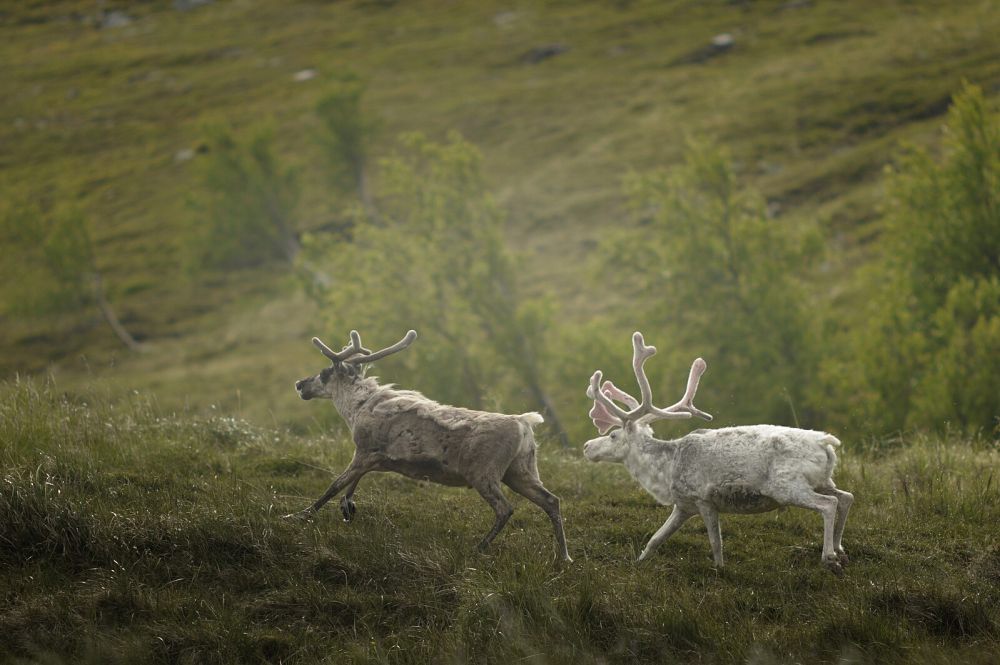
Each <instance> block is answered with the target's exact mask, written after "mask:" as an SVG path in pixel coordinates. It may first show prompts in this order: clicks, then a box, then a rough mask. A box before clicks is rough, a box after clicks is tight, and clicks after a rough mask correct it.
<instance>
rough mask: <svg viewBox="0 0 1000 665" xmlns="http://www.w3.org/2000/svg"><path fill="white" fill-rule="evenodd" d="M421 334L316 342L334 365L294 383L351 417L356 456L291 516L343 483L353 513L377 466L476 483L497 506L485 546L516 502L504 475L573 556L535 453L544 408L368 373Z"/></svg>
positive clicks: (445, 481) (346, 510)
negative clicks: (501, 408) (475, 406)
mask: <svg viewBox="0 0 1000 665" xmlns="http://www.w3.org/2000/svg"><path fill="white" fill-rule="evenodd" d="M416 338H417V333H416V331H414V330H410V331H409V332H407V333H406V336H405V337H403V339H401V340H400V341H398V342H396V343H395V344H393V345H392V346H389V347H386V348H384V349H382V350H381V351H375V352H372V351H370V350H369V349H366V348H365V347H363V346H362V345H361V336H360V335H359V334H358V332H357V331H356V330H352V331H351V342H350V344H348V345H347V346H345V347H344V348H343V349H342V350H341V351H340V352H339V353H336V352H334V351H332V350H331V349H330V348H329V347H328V346H326V344H324V343H323V342H321V341H320V340H319V339H318V338H316V337H313V339H312V341H313V344H315V345H316V347H317V348H319V350H320V351H321V352H322V353H323V355H325V356H326V357H327V358H329V360H330V362H331V365H330V366H329V367H327V368H326V369H324V370H323V371H321V372H320V373H319V374H317V375H315V376H311V377H308V378H305V379H302V380H301V381H297V382H296V383H295V389H296V390H297V391H298V393H299V397H301V398H302V399H304V400H309V399H315V398H325V399H329V400H332V401H333V405H334V407H336V409H337V411H338V412H339V413H340V415H341V417H342V418H343V419H344V421H345V422H346V423H347V427H348V428H349V429H350V431H351V435H352V437H353V439H354V445H355V446H356V450H355V453H354V459H352V460H351V463H350V465H348V467H347V469H345V470H344V472H343V473H342V474H340V476H338V477H337V479H336V480H334V481H333V483H332V484H331V485H330V487H329V488H328V489H327V490H326V492H324V493H323V496H321V497H320V498H319V499H317V500H316V501H315V502H314V503H313V504H312V505H311V506H310V507H308V508H306V509H305V510H303V511H301V512H299V513H293V514H292V515H287V516H286V517H301V518H309V517H311V516H312V515H313V514H314V513H315V512H316V511H317V510H319V509H320V508H322V507H323V505H324V504H326V503H327V502H328V501H329V500H330V499H332V498H333V497H335V496H336V495H337V494H338V493H340V492H341V491H342V490H345V489H346V490H347V491H346V493H345V495H344V497H343V498H342V499H341V500H340V511H341V513H342V514H343V516H344V520H345V521H348V522H349V521H351V519H353V517H354V514H355V511H356V507H355V504H354V501H353V500H352V497H353V495H354V490H355V488H356V487H357V485H358V481H360V480H361V478H362V477H363V476H364V475H365V474H366V473H368V472H370V471H394V472H396V473H400V474H403V475H404V476H409V477H410V478H417V479H423V480H430V481H433V482H435V483H440V484H442V485H452V486H459V487H471V488H473V489H475V490H476V491H477V492H479V494H480V496H482V497H483V499H485V500H486V502H487V503H489V504H490V506H491V507H492V508H493V511H494V512H495V513H496V521H495V522H494V523H493V528H492V529H491V530H490V531H489V533H487V534H486V536H485V537H484V538H483V539H482V541H481V542H480V543H479V549H480V551H482V550H485V549H486V548H487V547H488V546H489V544H490V543H491V542H492V541H493V539H494V538H496V536H497V534H499V533H500V531H501V530H502V529H503V527H504V525H505V524H506V523H507V520H508V519H510V516H511V513H513V511H514V509H513V508H512V507H511V505H510V503H509V502H508V501H507V499H506V498H504V494H503V491H502V490H501V489H500V483H501V482H503V483H504V484H506V485H507V486H508V487H510V488H511V489H512V490H514V491H515V492H517V493H518V494H520V495H522V496H524V497H525V498H527V499H528V500H529V501H531V502H532V503H534V504H535V505H537V506H538V507H540V508H541V509H542V510H544V511H545V513H546V514H547V515H548V516H549V519H550V520H552V526H553V528H554V530H555V538H556V548H557V554H558V556H560V557H561V558H562V559H563V560H564V561H567V562H568V561H572V559H570V556H569V552H568V551H567V549H566V536H565V535H564V533H563V523H562V514H561V513H560V511H559V498H558V497H557V496H556V495H554V494H552V493H551V492H549V491H548V490H547V489H545V487H544V486H543V485H542V481H541V480H540V479H539V477H538V467H537V463H536V459H535V439H534V436H533V433H532V426H533V425H537V424H539V423H541V422H542V416H540V415H539V414H537V413H522V414H521V415H516V416H513V415H504V414H499V413H487V412H484V411H472V410H470V409H463V408H460V407H455V406H446V405H443V404H438V403H437V402H435V401H433V400H430V399H428V398H426V397H424V396H423V395H421V394H420V393H418V392H414V391H411V390H397V389H396V388H394V387H393V386H392V385H384V386H382V385H379V384H378V382H377V381H376V380H375V378H373V377H367V376H365V372H366V370H367V368H368V366H369V365H370V364H371V363H373V362H375V361H376V360H381V359H382V358H385V357H386V356H388V355H391V354H393V353H397V352H398V351H402V350H403V349H405V348H406V347H408V346H409V345H410V344H412V343H413V340H415V339H416Z"/></svg>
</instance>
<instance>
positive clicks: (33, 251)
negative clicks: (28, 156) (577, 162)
mask: <svg viewBox="0 0 1000 665" xmlns="http://www.w3.org/2000/svg"><path fill="white" fill-rule="evenodd" d="M4 226H5V233H4V235H6V236H7V237H8V238H10V239H11V240H13V242H14V243H16V244H17V247H18V250H19V251H20V252H21V254H22V258H24V257H31V258H34V259H37V260H38V262H39V263H40V264H41V266H42V268H43V269H42V271H41V272H42V273H43V274H41V275H39V274H37V272H36V273H35V274H29V275H23V274H22V275H20V279H21V280H22V283H23V284H25V285H28V284H31V285H32V287H31V288H22V289H20V291H19V298H20V302H16V303H15V304H14V307H15V309H17V308H21V309H22V310H23V311H27V312H29V313H32V314H39V313H42V312H45V311H50V310H54V311H66V310H70V311H71V310H73V309H76V308H77V307H80V306H82V305H95V306H96V307H97V309H98V310H99V311H100V313H101V316H102V317H103V318H104V321H105V322H106V323H107V324H108V326H110V327H111V329H112V331H113V332H114V333H115V335H116V336H117V337H118V339H119V340H120V341H121V342H122V344H124V345H125V346H127V347H128V348H130V349H132V350H137V349H139V343H138V342H136V340H135V338H133V337H132V334H131V333H130V332H129V331H128V330H126V329H125V327H124V326H123V325H122V324H121V322H120V321H119V320H118V316H117V315H116V314H115V312H114V310H113V309H112V308H111V304H110V303H109V302H108V300H107V295H106V293H105V288H104V278H103V277H102V275H101V272H100V270H98V268H97V259H96V257H95V255H94V243H93V241H92V240H91V238H90V232H89V231H88V230H87V222H86V218H85V217H84V216H83V213H82V212H80V211H79V210H78V209H76V208H61V209H55V210H50V211H47V212H43V211H42V209H41V207H40V206H39V205H38V204H37V203H35V202H32V203H27V204H25V203H14V204H12V205H11V208H10V210H9V211H8V214H7V216H6V219H5V221H4Z"/></svg>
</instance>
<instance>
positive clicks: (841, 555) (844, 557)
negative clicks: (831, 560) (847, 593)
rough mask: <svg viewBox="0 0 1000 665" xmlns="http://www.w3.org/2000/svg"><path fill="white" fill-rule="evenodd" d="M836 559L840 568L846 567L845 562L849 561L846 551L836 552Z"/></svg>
mask: <svg viewBox="0 0 1000 665" xmlns="http://www.w3.org/2000/svg"><path fill="white" fill-rule="evenodd" d="M837 561H838V562H839V563H840V566H841V567H842V568H846V567H847V564H849V563H850V562H851V557H849V556H847V552H837Z"/></svg>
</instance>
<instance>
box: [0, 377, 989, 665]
mask: <svg viewBox="0 0 1000 665" xmlns="http://www.w3.org/2000/svg"><path fill="white" fill-rule="evenodd" d="M351 449H352V446H351V445H350V443H349V442H348V441H347V440H345V439H344V438H343V437H342V436H339V435H337V436H330V435H327V434H324V433H321V432H316V431H307V432H301V433H292V432H290V431H288V430H283V429H269V428H261V427H257V426H253V425H250V424H247V423H246V422H244V421H242V420H239V419H236V418H233V417H230V416H224V415H219V416H216V417H204V416H195V415H191V414H185V413H171V412H167V411H165V410H162V409H161V408H160V407H158V406H157V405H156V404H155V403H154V402H153V401H152V400H150V399H148V398H146V397H144V396H142V395H133V396H132V397H131V398H130V399H128V400H126V401H121V400H115V401H114V402H113V403H109V402H108V401H106V400H104V399H101V398H99V397H93V396H92V397H88V398H81V397H66V396H65V395H64V394H62V393H60V391H58V390H57V389H55V387H54V386H52V385H45V384H39V383H35V382H31V381H21V382H16V383H6V384H4V385H3V386H2V387H0V468H2V477H0V660H4V661H8V662H36V661H37V662H45V663H61V662H66V663H70V662H72V663H81V662H91V663H114V662H120V663H132V662H164V663H168V662H171V663H174V662H181V663H237V662H239V663H248V662H284V663H295V662H330V663H343V662H359V663H362V662H363V663H424V662H456V663H459V662H483V663H492V662H495V663H510V662H533V663H631V662H650V661H652V662H685V663H687V662H690V663H734V662H748V663H794V662H799V663H801V662H808V663H834V662H841V663H940V664H941V665H944V664H946V663H947V664H951V663H958V662H961V663H969V664H984V665H985V664H986V663H997V662H1000V655H998V654H1000V610H998V608H1000V540H998V538H997V532H996V524H997V523H998V521H1000V488H998V483H997V479H996V478H995V477H994V474H995V472H996V469H997V468H1000V450H997V448H996V447H995V444H992V447H991V445H990V444H985V443H979V442H972V441H957V440H956V441H949V440H943V439H930V438H914V439H908V440H904V441H899V442H896V443H895V444H893V445H891V446H888V447H886V448H884V449H882V450H871V449H868V450H865V449H863V448H862V447H861V446H860V445H859V444H858V443H857V442H853V441H845V445H844V447H843V448H842V449H841V452H842V455H841V460H842V463H841V466H840V468H839V470H838V472H837V476H836V478H837V481H838V484H839V485H840V486H842V487H844V488H847V489H850V490H851V491H852V492H853V493H854V494H855V496H856V498H857V501H856V503H855V505H854V508H853V509H852V512H851V517H850V520H849V522H848V526H847V531H846V535H845V539H844V542H845V547H846V548H847V550H848V552H849V553H850V555H851V558H852V562H851V565H850V566H849V568H848V569H847V571H846V574H845V575H844V577H843V578H840V579H838V578H836V577H834V576H833V575H831V574H830V573H829V572H827V571H826V570H825V569H823V568H822V567H821V566H820V564H819V554H820V538H821V531H822V529H821V524H820V520H819V518H818V516H816V515H815V514H812V513H807V512H805V511H801V510H797V509H791V510H787V511H782V512H779V513H771V514H765V515H758V516H728V517H726V516H724V520H723V532H724V538H725V539H726V553H727V558H728V560H727V567H726V568H725V569H723V570H716V569H714V568H713V566H712V564H711V560H710V556H709V547H708V541H707V538H706V536H705V534H704V533H703V530H702V526H701V524H700V521H699V520H692V522H691V524H689V525H686V526H685V527H684V528H683V529H682V530H681V531H680V532H679V533H678V534H676V535H675V536H674V538H673V539H671V540H670V541H668V542H667V543H666V544H664V545H663V546H662V547H661V549H660V550H659V551H658V552H657V553H656V555H655V556H654V557H653V558H652V560H650V561H648V562H645V563H643V564H641V565H637V564H636V563H635V559H636V556H637V555H638V553H639V551H641V548H642V547H643V545H644V543H645V541H646V540H647V539H648V538H649V536H650V535H651V534H652V532H653V531H654V530H655V529H656V528H657V527H658V526H659V525H660V524H661V523H662V521H663V520H664V519H665V517H666V514H667V510H666V509H665V508H663V507H659V506H656V505H655V504H654V502H653V501H652V500H651V498H650V497H648V496H647V495H645V494H644V493H643V492H642V491H641V490H640V489H639V488H638V486H636V485H635V484H634V483H633V482H632V481H631V479H630V478H628V476H627V475H626V474H625V472H624V470H623V469H621V468H620V467H612V466H607V465H597V464H590V463H588V462H586V461H584V460H583V459H581V458H580V457H579V456H578V455H577V454H575V453H574V454H566V453H561V452H559V450H558V449H557V447H556V446H554V445H552V444H551V443H548V444H546V443H545V442H543V444H542V449H541V452H542V454H541V460H540V467H541V472H542V477H543V479H544V480H545V481H546V484H547V486H548V487H549V488H551V489H552V490H553V491H554V492H556V493H557V494H559V495H560V496H561V497H562V500H563V512H564V516H565V519H566V525H567V526H566V532H567V537H568V539H569V543H570V551H571V554H572V555H573V557H574V558H575V561H574V562H573V563H572V564H569V565H557V564H556V563H554V562H553V559H554V557H553V544H552V538H551V531H550V525H549V523H548V520H547V519H546V518H545V517H544V515H543V514H542V513H541V512H540V511H539V510H537V509H536V508H535V507H534V506H531V505H529V504H527V503H526V502H525V501H520V500H518V501H516V502H515V507H516V512H515V514H514V517H513V518H512V520H511V522H510V524H509V525H508V527H507V529H506V531H505V532H504V533H503V535H502V536H501V537H500V538H499V539H498V540H497V541H496V542H495V544H494V546H493V547H492V548H491V550H490V551H489V552H488V553H487V554H478V553H477V552H476V550H475V544H476V543H477V542H478V539H479V538H480V537H481V536H482V534H483V533H484V532H485V531H486V530H487V528H488V526H489V524H490V523H491V520H492V515H491V513H490V511H489V509H488V508H487V507H486V505H485V504H484V503H483V502H482V501H481V500H480V499H479V498H478V497H477V496H475V495H474V494H473V493H471V492H470V491H464V490H460V489H448V488H442V487H439V486H436V485H424V484H421V483H417V482H413V481H410V480H407V479H404V478H401V477H398V476H394V475H380V474H373V475H372V476H369V477H368V478H366V479H365V481H363V483H362V485H361V487H360V489H359V492H358V495H357V504H358V514H357V516H356V518H355V520H354V522H353V523H351V524H344V523H343V522H341V520H340V516H339V512H338V511H336V510H335V509H334V508H331V509H326V510H324V511H323V512H321V513H320V514H319V515H318V516H317V518H316V520H315V521H314V522H312V523H302V522H289V521H285V520H283V519H281V517H280V516H281V515H282V514H284V513H287V512H290V511H293V510H297V509H299V508H301V507H303V506H304V505H306V504H307V503H308V502H309V501H311V500H312V499H313V498H315V497H316V496H318V494H319V493H321V492H322V490H323V489H325V487H326V485H327V483H328V482H329V480H330V478H331V475H332V474H334V473H336V472H338V471H339V469H340V468H341V467H343V466H344V465H345V464H346V463H347V461H348V460H349V458H350V455H351Z"/></svg>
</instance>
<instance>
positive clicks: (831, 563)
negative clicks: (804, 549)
mask: <svg viewBox="0 0 1000 665" xmlns="http://www.w3.org/2000/svg"><path fill="white" fill-rule="evenodd" d="M823 564H824V565H825V566H826V567H827V568H829V569H830V572H831V573H833V574H834V575H836V576H837V577H843V576H844V568H843V566H841V565H840V561H838V560H837V559H836V558H833V559H827V560H825V561H824V562H823Z"/></svg>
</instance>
